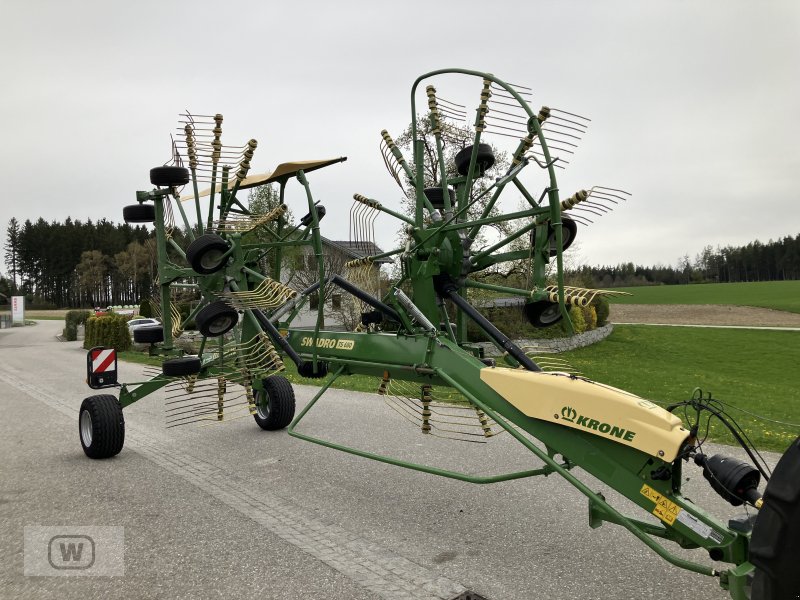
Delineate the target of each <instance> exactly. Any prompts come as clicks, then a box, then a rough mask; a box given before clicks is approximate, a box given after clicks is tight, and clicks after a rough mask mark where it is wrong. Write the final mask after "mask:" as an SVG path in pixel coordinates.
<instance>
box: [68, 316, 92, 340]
mask: <svg viewBox="0 0 800 600" xmlns="http://www.w3.org/2000/svg"><path fill="white" fill-rule="evenodd" d="M91 314H92V313H91V311H88V310H69V311H67V314H66V316H65V317H64V322H65V326H64V332H63V335H64V339H66V340H67V341H68V342H74V341H75V340H77V339H78V325H82V324H84V323H86V319H88V318H89V317H90V316H91Z"/></svg>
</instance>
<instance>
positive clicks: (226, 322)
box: [208, 315, 234, 335]
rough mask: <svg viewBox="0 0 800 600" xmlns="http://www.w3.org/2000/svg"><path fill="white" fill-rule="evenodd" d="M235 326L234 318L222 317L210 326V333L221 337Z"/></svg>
mask: <svg viewBox="0 0 800 600" xmlns="http://www.w3.org/2000/svg"><path fill="white" fill-rule="evenodd" d="M233 325H234V320H233V317H232V316H230V315H222V316H221V317H219V318H218V319H215V320H214V321H212V322H211V323H209V324H208V331H209V333H211V334H212V335H219V334H220V333H225V332H226V331H228V330H229V329H230V328H231V327H233Z"/></svg>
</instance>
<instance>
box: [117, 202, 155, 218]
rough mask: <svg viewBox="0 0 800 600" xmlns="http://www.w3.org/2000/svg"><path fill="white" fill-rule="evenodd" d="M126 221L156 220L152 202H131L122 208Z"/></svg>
mask: <svg viewBox="0 0 800 600" xmlns="http://www.w3.org/2000/svg"><path fill="white" fill-rule="evenodd" d="M122 218H123V219H125V222H126V223H153V222H155V220H156V207H155V206H153V205H152V204H131V205H130V206H126V207H125V208H123V209H122Z"/></svg>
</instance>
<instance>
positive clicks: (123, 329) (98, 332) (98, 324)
mask: <svg viewBox="0 0 800 600" xmlns="http://www.w3.org/2000/svg"><path fill="white" fill-rule="evenodd" d="M126 321H127V319H125V317H122V316H120V315H107V316H104V317H89V319H88V320H87V321H86V337H85V338H84V340H83V347H84V348H86V349H87V350H88V349H90V348H94V347H95V346H105V347H106V348H114V349H115V350H117V351H118V352H122V351H124V350H130V347H131V334H130V331H129V330H128V325H127V323H126Z"/></svg>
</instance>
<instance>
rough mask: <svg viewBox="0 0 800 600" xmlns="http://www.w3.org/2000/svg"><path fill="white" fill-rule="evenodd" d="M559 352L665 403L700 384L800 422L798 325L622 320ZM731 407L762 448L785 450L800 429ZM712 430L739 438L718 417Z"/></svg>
mask: <svg viewBox="0 0 800 600" xmlns="http://www.w3.org/2000/svg"><path fill="white" fill-rule="evenodd" d="M560 356H561V357H563V358H564V359H566V360H568V361H569V362H570V364H571V365H573V366H574V367H575V368H577V369H578V370H580V371H581V372H582V373H583V374H584V375H586V376H587V377H590V378H592V379H595V380H597V381H600V382H603V383H607V384H609V385H612V386H615V387H619V388H622V389H624V390H628V391H630V392H633V393H634V394H637V395H639V396H642V397H644V398H648V399H650V400H653V401H656V402H659V403H671V402H678V401H681V400H685V399H688V398H689V397H690V396H691V394H692V390H693V389H694V388H695V387H699V388H701V389H702V390H703V392H711V393H712V395H713V397H714V398H718V399H720V400H722V401H724V402H727V403H729V404H731V405H733V406H736V407H739V408H742V409H745V410H747V411H750V412H752V413H756V414H758V415H763V416H764V417H767V418H769V419H774V420H779V421H784V422H790V423H795V424H798V423H800V397H799V396H798V390H800V369H798V365H800V333H798V332H792V331H786V332H784V331H761V330H739V329H701V328H691V327H647V326H636V325H624V326H623V325H618V326H617V327H616V328H615V330H614V333H613V334H612V335H611V336H610V337H609V338H608V339H607V340H605V341H604V342H601V343H599V344H595V345H593V346H588V347H586V348H581V349H578V350H574V351H572V352H567V353H564V354H561V355H560ZM728 410H729V412H730V414H731V415H732V416H733V417H734V418H735V419H736V420H737V421H738V422H739V424H740V425H741V426H742V428H743V429H744V430H745V431H746V432H747V433H748V435H750V437H751V439H752V440H753V441H754V442H755V443H756V445H757V447H758V448H763V449H768V450H776V451H780V452H783V451H784V450H785V449H786V447H787V446H788V444H789V442H790V441H791V440H793V439H795V438H796V437H797V436H798V435H799V434H800V426H797V425H795V426H788V425H782V424H778V423H773V422H768V421H761V420H758V419H756V418H754V417H752V416H750V415H748V414H745V413H742V412H741V411H738V410H736V409H733V408H730V409H728ZM681 417H683V415H681ZM711 437H712V438H713V439H716V440H719V441H722V442H725V443H733V438H732V437H731V436H730V435H728V434H727V432H725V431H723V428H722V427H720V426H718V425H717V424H715V425H714V426H713V427H712V429H711Z"/></svg>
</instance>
